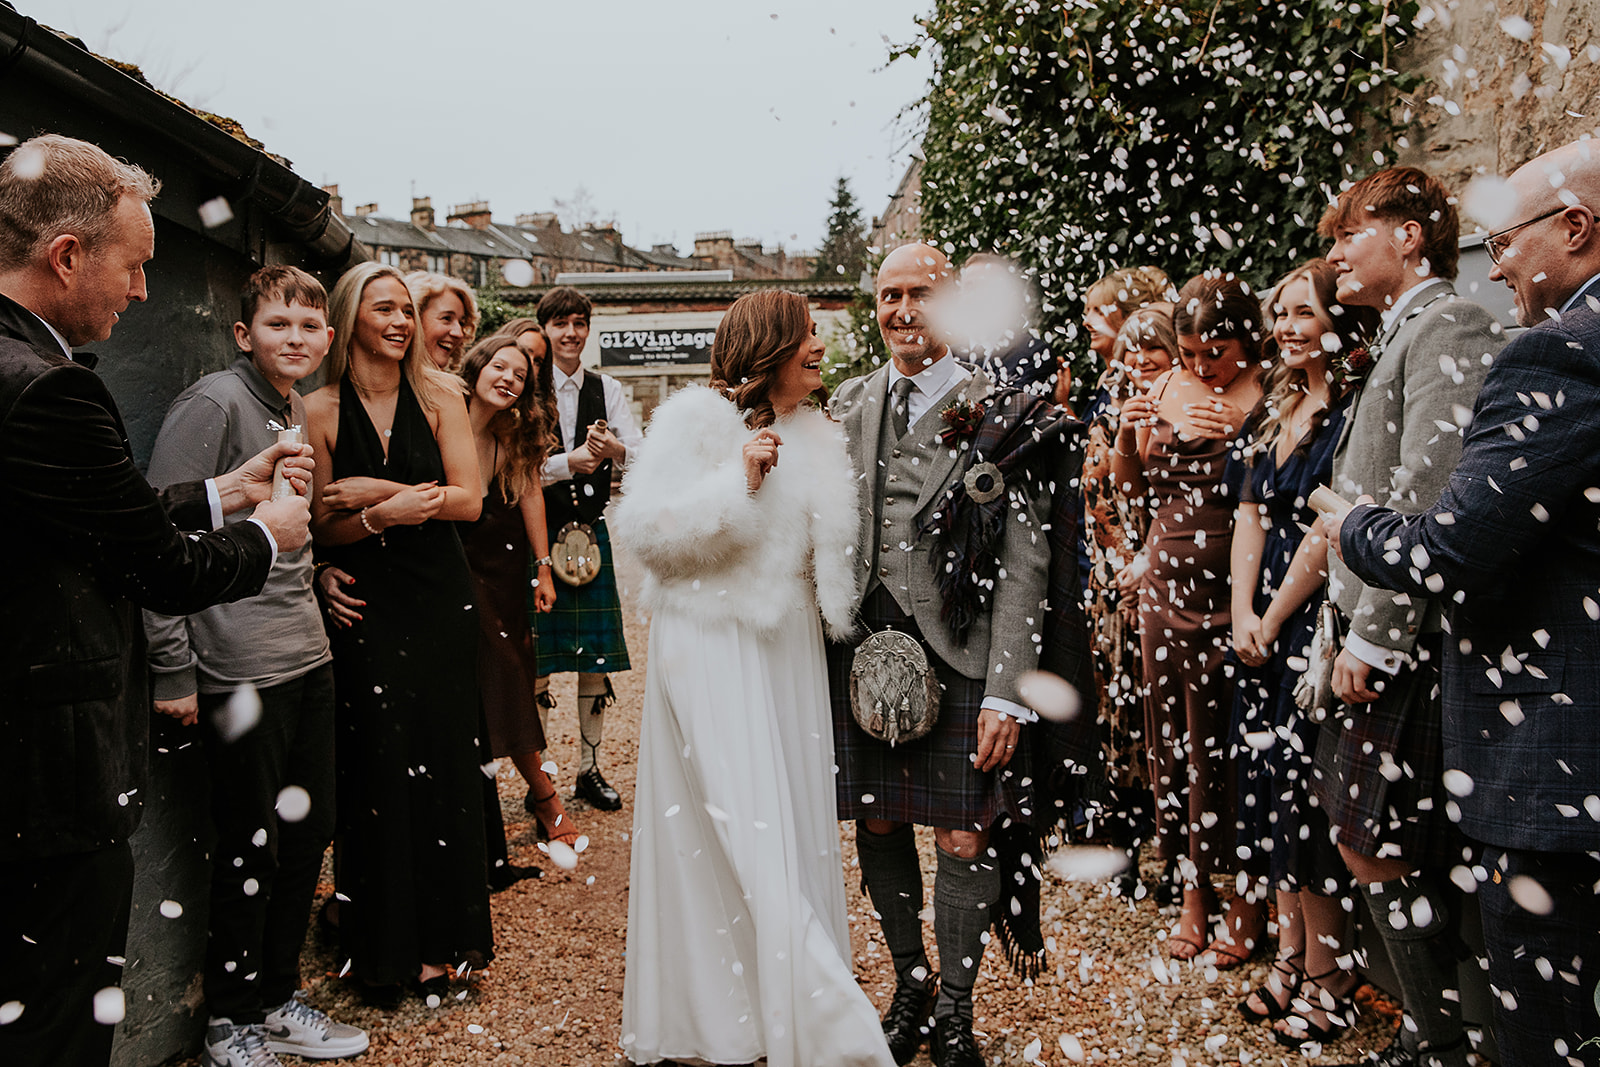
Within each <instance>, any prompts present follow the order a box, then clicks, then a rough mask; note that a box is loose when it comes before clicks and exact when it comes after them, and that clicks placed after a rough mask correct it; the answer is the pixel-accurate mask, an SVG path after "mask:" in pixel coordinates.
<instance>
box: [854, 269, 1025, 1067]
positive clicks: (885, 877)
mask: <svg viewBox="0 0 1600 1067" xmlns="http://www.w3.org/2000/svg"><path fill="white" fill-rule="evenodd" d="M952 277H953V274H952V271H951V267H950V261H949V260H948V259H947V258H945V255H944V253H942V252H940V251H939V250H938V249H936V248H933V247H931V246H929V245H925V244H912V245H904V246H902V247H900V248H897V249H895V250H894V251H893V252H891V253H890V254H889V255H888V257H887V258H885V259H884V261H883V266H882V268H881V269H880V270H879V272H878V282H877V308H878V312H877V313H878V325H879V328H880V329H881V330H882V332H883V338H884V341H885V343H886V344H887V345H888V347H889V351H890V353H891V355H892V356H893V360H892V362H891V363H890V364H889V365H888V366H887V367H883V368H881V369H879V370H877V371H874V372H873V373H871V374H869V375H866V376H864V377H861V378H854V379H851V380H850V381H847V382H845V383H844V384H843V385H841V386H840V387H839V391H838V394H837V395H836V396H835V397H834V400H833V406H832V410H833V414H834V416H835V417H836V418H838V419H839V420H840V421H841V422H842V424H843V426H844V429H845V433H846V436H847V438H848V442H849V445H848V447H849V451H850V459H851V465H852V466H853V467H854V469H855V470H856V471H857V477H858V479H859V483H858V484H859V485H860V487H861V492H862V494H863V496H862V500H861V511H862V521H863V527H862V529H861V531H860V534H859V536H858V539H857V545H856V557H855V558H856V563H857V568H858V569H857V576H858V582H857V588H858V589H860V590H861V602H860V605H859V614H860V618H861V622H862V624H863V633H866V632H876V631H879V630H882V629H885V628H889V627H892V628H893V629H895V630H898V631H900V632H902V633H906V634H910V635H911V636H913V637H916V638H918V639H919V640H920V641H921V643H922V645H923V647H924V649H925V651H926V652H927V655H928V661H929V664H930V666H931V667H932V668H933V670H934V671H935V673H936V674H937V675H938V679H939V683H940V689H941V692H942V695H941V697H940V704H939V713H938V719H937V723H936V725H935V726H934V728H933V730H932V732H931V733H929V734H927V735H926V736H924V737H922V738H919V739H917V740H915V741H911V742H903V743H900V744H897V745H893V746H891V745H890V744H889V743H887V742H884V741H880V740H877V739H876V738H874V737H872V736H870V735H869V734H867V733H866V732H865V731H864V730H862V729H861V728H860V727H859V726H857V725H856V723H855V720H854V718H853V716H852V714H851V710H850V696H849V693H850V663H851V658H852V654H853V649H852V648H851V647H848V646H840V645H835V646H831V647H830V649H829V682H830V687H831V689H832V694H833V719H834V738H835V747H836V750H837V753H836V755H837V762H838V764H839V773H838V787H839V817H840V818H841V819H853V820H855V821H856V845H857V849H858V851H859V853H860V858H861V874H862V877H863V880H864V881H865V883H866V886H867V890H868V892H869V893H870V894H871V897H872V903H873V907H874V908H875V909H876V910H877V912H878V914H879V921H880V923H881V924H882V927H883V936H884V941H885V943H886V944H887V945H888V948H889V952H890V954H891V955H892V956H893V958H894V966H895V972H896V975H897V979H898V980H897V983H896V987H895V993H894V999H893V1001H892V1003H891V1004H890V1007H889V1011H888V1013H887V1015H886V1016H885V1017H884V1020H883V1029H884V1035H885V1036H886V1037H887V1038H888V1040H889V1047H890V1050H891V1052H893V1054H894V1058H895V1062H896V1063H901V1064H903V1063H906V1062H907V1061H909V1060H910V1059H911V1058H912V1057H913V1056H915V1055H916V1054H917V1051H918V1049H919V1048H920V1047H921V1045H922V1042H923V1040H924V1039H925V1036H926V1034H927V1020H928V1016H929V1009H930V1007H931V1009H932V1015H933V1050H932V1051H933V1060H934V1063H936V1064H938V1065H940V1067H978V1065H980V1064H982V1063H983V1058H982V1056H981V1055H980V1054H979V1052H978V1049H977V1045H976V1043H975V1042H974V1040H973V1036H972V986H973V982H974V979H975V978H976V976H977V973H978V963H979V961H980V960H981V959H982V957H983V948H984V942H985V941H986V940H987V933H988V930H989V926H990V922H991V909H992V908H993V906H994V904H995V902H996V900H997V899H998V898H999V896H1000V894H1001V875H1000V865H999V864H998V863H996V862H995V859H994V854H993V853H992V852H991V851H990V848H989V845H990V831H991V829H992V828H994V827H995V826H996V824H997V822H999V821H1000V820H1001V819H1002V817H1004V816H1007V815H1009V816H1011V817H1012V818H1013V819H1017V820H1019V821H1027V820H1026V816H1027V814H1028V811H1029V808H1030V807H1031V806H1032V803H1033V802H1032V800H1030V798H1029V796H1028V794H1029V791H1030V787H1029V779H1028V778H1027V775H1026V773H1025V771H1023V770H1022V768H1026V767H1027V766H1028V761H1027V759H1026V756H1027V752H1028V748H1029V744H1028V733H1029V732H1028V731H1024V730H1022V729H1021V726H1022V724H1023V723H1024V722H1029V721H1031V720H1032V719H1033V718H1034V715H1033V713H1032V712H1030V711H1029V710H1028V709H1027V708H1025V707H1023V706H1022V704H1021V703H1020V697H1019V695H1018V692H1017V687H1018V682H1019V680H1020V679H1021V676H1022V675H1023V674H1024V673H1025V672H1027V671H1029V670H1032V669H1033V668H1034V667H1035V666H1036V665H1037V663H1038V659H1039V651H1038V644H1037V643H1036V642H1037V640H1038V637H1037V635H1038V634H1039V633H1040V632H1041V630H1042V629H1043V622H1044V620H1043V617H1042V616H1043V610H1042V602H1043V601H1044V599H1045V590H1046V583H1047V573H1046V572H1047V568H1048V566H1049V561H1050V552H1049V548H1048V547H1047V541H1048V538H1047V536H1046V535H1045V533H1042V532H1041V526H1042V525H1043V526H1046V527H1047V526H1048V520H1047V518H1046V516H1047V511H1048V508H1049V505H1050V500H1049V494H1048V492H1046V491H1044V490H1042V489H1034V490H1029V489H1028V488H1026V487H1025V486H1017V487H1010V488H1002V491H1003V492H1004V493H1005V496H1004V497H1003V498H1001V497H999V494H997V493H994V492H993V489H994V488H996V486H995V485H994V484H993V483H990V482H988V481H984V480H982V479H980V480H979V481H978V482H974V480H973V478H972V476H971V475H970V474H968V472H967V470H965V469H964V468H966V467H967V466H968V464H966V463H963V462H962V460H963V459H964V458H969V457H967V456H966V450H967V449H968V448H969V447H971V446H972V444H973V441H974V439H975V438H976V437H977V435H978V434H979V433H980V432H982V433H989V432H991V431H992V430H994V429H995V427H993V426H984V425H983V423H984V422H985V421H988V422H990V423H992V422H993V421H994V420H995V419H996V418H1010V415H1009V414H1004V412H1009V411H1010V410H1012V409H1011V408H1007V407H1005V406H1004V405H1002V404H999V403H996V402H995V400H994V397H993V395H992V393H991V385H990V382H989V380H988V378H987V377H985V376H984V374H983V373H982V372H981V371H980V372H976V373H974V372H972V371H969V370H968V369H967V368H965V367H963V366H962V365H960V364H958V363H957V362H956V361H955V359H954V358H953V357H952V356H951V355H950V350H949V347H948V346H947V345H946V344H945V343H944V341H943V340H942V339H941V337H940V336H939V331H938V329H937V328H936V327H935V326H934V325H933V324H932V323H930V315H931V314H932V313H933V312H934V311H935V309H936V308H937V306H938V305H939V303H940V301H941V300H943V299H944V298H945V296H946V293H947V291H948V290H949V289H950V284H951V280H952ZM983 407H989V408H991V409H992V410H991V411H990V413H989V414H987V415H985V414H983V412H982V408H983ZM973 469H976V468H975V467H974V468H973ZM988 469H990V470H993V471H994V472H995V481H996V482H999V483H1000V486H1001V487H1003V480H1002V479H1001V478H1000V475H999V468H997V467H989V468H988ZM964 476H965V480H964ZM963 484H964V485H965V486H967V487H968V488H972V487H973V486H974V485H976V486H977V487H978V488H977V489H976V490H975V491H973V492H972V493H971V497H970V501H968V502H967V503H968V505H969V506H971V505H973V504H974V503H977V502H982V501H984V500H988V501H994V500H996V499H997V498H998V499H999V503H998V504H997V505H996V507H995V509H994V510H995V511H998V512H999V514H1000V517H1001V518H1002V519H1003V522H1001V524H1000V528H1001V529H1002V530H1003V531H1004V532H1003V534H1002V535H1001V539H1000V542H999V544H998V546H997V548H996V549H995V557H990V559H989V560H988V562H987V564H985V563H984V562H981V561H980V562H979V563H978V564H977V570H975V571H974V573H973V574H972V575H970V576H968V575H966V574H965V573H964V571H962V570H961V568H962V567H963V566H971V565H972V559H971V556H970V555H967V556H964V557H963V558H962V559H960V560H957V559H955V558H954V556H955V553H949V552H947V551H946V550H945V548H943V547H942V546H944V545H946V544H949V543H951V542H949V541H947V540H944V539H941V538H939V537H935V536H928V528H929V526H930V524H935V525H937V524H938V523H939V522H940V521H941V516H940V514H939V512H940V510H941V509H944V511H946V512H953V511H955V510H956V509H955V508H954V507H952V506H949V501H947V494H949V493H950V492H951V491H952V489H953V488H958V487H959V486H961V485H963ZM944 521H945V522H946V524H947V525H948V523H949V521H950V518H949V516H948V515H946V516H945V517H944ZM936 546H941V547H936ZM935 557H937V560H938V561H940V565H939V566H938V567H936V566H935V563H936V559H935ZM996 557H997V558H996ZM947 567H953V568H957V573H961V574H962V576H963V578H964V579H966V578H975V577H977V576H978V571H983V572H984V573H988V574H992V575H994V576H995V577H994V580H993V583H992V585H990V584H986V583H985V582H977V583H974V582H972V581H970V580H965V581H963V582H960V583H956V582H946V583H944V589H941V583H940V581H939V579H940V577H941V574H943V573H944V572H945V571H946V569H947ZM963 585H964V586H966V591H965V592H963V591H962V590H961V589H960V587H961V586H963ZM952 608H954V609H956V610H951V609H952ZM956 619H959V624H958V625H954V626H953V625H952V623H951V621H950V620H956ZM913 824H914V825H917V826H930V827H932V828H933V832H934V841H935V843H936V844H937V846H938V874H937V877H936V878H935V880H934V888H933V903H934V939H935V941H936V943H937V945H938V950H939V966H940V969H941V972H942V973H941V975H940V977H939V978H938V980H937V981H936V980H935V977H934V975H933V973H932V969H931V967H930V966H929V962H928V957H927V955H926V953H925V951H924V948H923V941H922V918H921V911H922V906H923V886H922V871H921V867H920V866H919V863H918V859H917V846H916V840H915V838H914V836H913V831H912V826H913Z"/></svg>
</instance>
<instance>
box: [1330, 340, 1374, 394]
mask: <svg viewBox="0 0 1600 1067" xmlns="http://www.w3.org/2000/svg"><path fill="white" fill-rule="evenodd" d="M1376 362H1377V360H1375V359H1373V357H1372V349H1370V348H1368V347H1367V346H1366V345H1356V346H1355V347H1354V348H1352V349H1351V350H1350V351H1348V352H1345V353H1343V354H1342V355H1340V356H1339V357H1338V358H1337V359H1334V360H1332V361H1331V362H1330V363H1329V364H1328V380H1329V382H1330V383H1331V384H1332V385H1333V388H1334V392H1335V393H1336V394H1342V393H1346V392H1349V391H1350V390H1352V389H1355V388H1356V387H1358V386H1359V385H1360V384H1361V383H1362V382H1364V381H1366V380H1367V375H1368V374H1370V373H1371V372H1372V365H1373V364H1374V363H1376Z"/></svg>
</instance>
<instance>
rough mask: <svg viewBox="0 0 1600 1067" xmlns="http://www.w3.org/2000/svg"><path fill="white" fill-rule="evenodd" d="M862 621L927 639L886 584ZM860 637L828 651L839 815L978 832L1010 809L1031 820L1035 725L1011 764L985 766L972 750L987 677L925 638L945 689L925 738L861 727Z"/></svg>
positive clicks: (1012, 813)
mask: <svg viewBox="0 0 1600 1067" xmlns="http://www.w3.org/2000/svg"><path fill="white" fill-rule="evenodd" d="M861 619H862V622H863V624H864V625H865V626H866V627H867V628H868V629H869V630H870V631H877V630H881V629H883V628H884V627H885V626H891V625H892V626H893V627H894V628H895V629H896V630H899V631H901V632H902V633H907V634H910V635H911V636H913V637H915V638H917V639H918V640H919V641H920V640H921V639H922V634H921V631H919V630H918V629H917V625H916V622H915V620H913V619H911V618H910V617H908V616H906V615H905V614H904V613H902V612H901V611H900V610H899V608H898V607H897V606H896V605H895V604H894V601H893V599H892V598H891V597H889V596H888V594H887V593H884V592H883V590H882V587H879V589H878V590H877V591H875V592H874V593H873V594H871V595H869V596H868V598H867V603H866V604H865V605H863V607H862V612H861ZM857 643H858V642H857ZM857 643H851V644H839V643H836V642H831V641H830V642H829V643H828V650H827V655H828V689H829V692H830V699H831V702H832V704H833V737H834V762H836V763H837V764H838V766H839V772H838V774H837V775H836V776H835V781H836V784H837V787H838V794H839V818H840V819H844V820H855V819H883V820H886V821H888V822H897V823H912V824H914V825H917V826H935V827H942V828H944V829H949V830H973V831H981V830H987V829H989V828H990V827H991V826H993V825H994V823H995V822H996V820H998V819H999V818H1000V816H1001V815H1003V814H1004V815H1009V816H1011V817H1012V818H1013V819H1016V820H1017V821H1019V822H1032V821H1033V818H1032V816H1033V812H1032V807H1033V776H1032V775H1031V774H1030V773H1029V769H1030V768H1031V767H1032V750H1033V747H1034V746H1033V745H1032V744H1031V741H1032V732H1033V731H1032V730H1031V728H1030V727H1029V726H1028V725H1026V724H1025V725H1024V726H1023V727H1022V730H1021V732H1020V734H1019V736H1018V739H1017V748H1016V752H1015V753H1014V754H1013V756H1012V759H1011V762H1010V763H1009V764H1007V765H1006V766H1005V767H1003V768H1001V769H1000V770H999V771H998V772H994V771H990V772H979V771H978V770H977V769H976V768H974V767H973V762H972V756H973V754H974V753H975V752H976V751H977V748H978V744H977V738H978V714H979V712H980V711H981V710H982V705H983V681H982V680H981V679H974V678H968V677H966V676H964V675H962V674H959V673H957V672H956V671H955V670H953V669H952V668H951V667H950V666H949V665H948V664H946V663H945V662H944V661H943V660H941V659H939V658H938V657H937V656H935V655H934V654H933V651H932V650H931V649H929V648H928V647H927V644H926V643H924V644H923V649H924V650H925V651H926V652H927V654H928V662H929V664H930V665H931V666H932V667H933V669H934V672H935V674H936V675H937V676H938V679H939V684H940V687H941V689H942V690H943V696H942V698H941V700H940V703H939V718H938V721H937V722H936V723H935V724H934V727H933V729H932V730H931V731H930V732H929V733H928V734H927V735H926V736H924V737H920V738H918V739H917V740H915V741H912V742H909V743H906V744H899V745H895V746H893V747H891V746H890V745H889V744H887V743H886V742H883V741H879V740H878V739H877V738H874V737H872V736H870V735H868V734H867V733H866V731H864V730H862V729H861V727H860V726H858V725H856V721H855V717H854V716H853V715H852V714H851V712H850V664H851V661H852V660H853V658H854V656H855V649H856V644H857Z"/></svg>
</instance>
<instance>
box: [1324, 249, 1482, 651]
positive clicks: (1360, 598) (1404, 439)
mask: <svg viewBox="0 0 1600 1067" xmlns="http://www.w3.org/2000/svg"><path fill="white" fill-rule="evenodd" d="M1504 344H1505V337H1504V334H1503V332H1502V331H1501V329H1500V327H1499V325H1498V324H1497V323H1496V322H1495V321H1494V318H1493V317H1492V316H1491V315H1490V314H1489V313H1488V312H1487V311H1485V310H1484V309H1483V308H1481V307H1479V306H1478V305H1477V304H1474V303H1472V302H1471V301H1469V300H1463V299H1461V298H1459V297H1457V296H1456V291H1455V288H1454V287H1453V286H1452V285H1451V284H1450V283H1449V282H1447V281H1445V280H1443V279H1442V278H1439V279H1434V280H1433V281H1429V282H1425V283H1423V285H1422V286H1421V287H1420V289H1419V291H1418V292H1417V293H1416V294H1415V295H1413V296H1412V298H1411V303H1410V304H1409V305H1407V307H1406V309H1405V311H1404V313H1402V315H1401V317H1400V318H1399V320H1397V321H1396V322H1395V323H1393V324H1392V325H1391V326H1390V327H1389V328H1388V329H1387V330H1386V331H1384V333H1383V334H1382V336H1380V338H1379V339H1378V342H1377V344H1376V345H1374V347H1373V355H1374V357H1375V358H1376V363H1375V365H1374V366H1373V368H1372V371H1371V373H1370V374H1369V375H1368V376H1367V380H1366V382H1365V384H1363V385H1362V386H1361V387H1360V393H1359V394H1358V395H1357V396H1356V399H1355V402H1354V404H1352V405H1351V408H1350V416H1349V418H1348V420H1346V422H1345V428H1344V434H1343V436H1342V437H1341V438H1340V440H1339V444H1338V447H1337V449H1336V450H1335V452H1334V455H1333V483H1332V484H1333V489H1334V491H1335V492H1337V493H1339V494H1340V495H1341V496H1344V497H1345V498H1346V499H1348V500H1354V499H1356V497H1358V496H1360V495H1361V494H1363V493H1366V494H1369V495H1371V496H1372V497H1373V498H1374V499H1375V500H1376V501H1377V502H1378V503H1379V504H1382V505H1383V506H1385V507H1388V508H1393V509H1394V510H1395V511H1398V512H1401V513H1402V514H1415V513H1417V512H1419V511H1422V510H1424V509H1426V508H1427V507H1429V506H1430V505H1431V504H1432V503H1433V502H1434V501H1436V500H1438V499H1439V494H1440V493H1441V492H1443V491H1444V487H1445V484H1446V482H1447V481H1448V480H1449V478H1450V472H1451V471H1453V470H1455V466H1456V461H1457V460H1458V459H1459V458H1460V456H1461V434H1462V430H1463V429H1464V428H1465V426H1466V424H1467V420H1468V417H1469V416H1470V414H1471V412H1472V405H1473V403H1474V402H1475V401H1476V400H1477V399H1478V392H1479V390H1480V389H1481V388H1482V387H1483V380H1484V377H1485V376H1486V375H1487V374H1488V373H1489V364H1490V363H1491V362H1493V359H1494V356H1495V353H1497V352H1499V351H1500V348H1501V346H1502V345H1504ZM1328 591H1329V596H1330V597H1331V598H1332V600H1333V602H1334V603H1335V604H1336V605H1337V606H1338V608H1339V611H1340V612H1341V613H1342V614H1343V615H1344V616H1345V618H1347V619H1348V620H1350V629H1351V632H1353V633H1356V634H1359V635H1361V636H1362V637H1364V638H1366V639H1367V640H1368V641H1371V642H1372V643H1373V644H1375V645H1378V646H1380V647H1382V648H1386V649H1391V650H1393V651H1395V652H1400V653H1404V654H1407V655H1409V654H1410V652H1411V648H1412V646H1413V645H1415V644H1416V640H1417V634H1418V633H1421V632H1427V631H1430V630H1437V629H1438V628H1439V617H1440V615H1439V606H1438V605H1437V604H1436V603H1434V602H1433V601H1432V600H1431V599H1428V598H1423V597H1419V596H1414V595H1407V594H1396V593H1394V592H1392V591H1390V590H1388V589H1378V588H1374V587H1373V586H1370V585H1367V584H1365V583H1363V582H1362V581H1361V579H1360V578H1359V577H1357V576H1356V575H1355V574H1354V573H1353V572H1352V571H1351V570H1350V569H1349V568H1348V567H1347V566H1345V565H1344V564H1343V563H1342V562H1340V561H1339V560H1338V559H1337V558H1333V557H1331V556H1330V558H1329V559H1328Z"/></svg>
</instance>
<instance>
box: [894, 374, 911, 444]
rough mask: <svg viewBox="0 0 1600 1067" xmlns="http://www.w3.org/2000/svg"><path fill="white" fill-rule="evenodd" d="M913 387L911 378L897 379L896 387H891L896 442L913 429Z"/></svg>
mask: <svg viewBox="0 0 1600 1067" xmlns="http://www.w3.org/2000/svg"><path fill="white" fill-rule="evenodd" d="M911 387H912V381H911V379H910V378H899V379H896V381H895V383H894V385H892V386H890V387H889V392H890V393H891V394H893V395H892V399H891V400H890V402H889V412H890V414H891V415H893V416H894V439H895V440H896V441H898V440H900V438H902V437H904V436H905V435H906V430H908V429H910V428H911Z"/></svg>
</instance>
